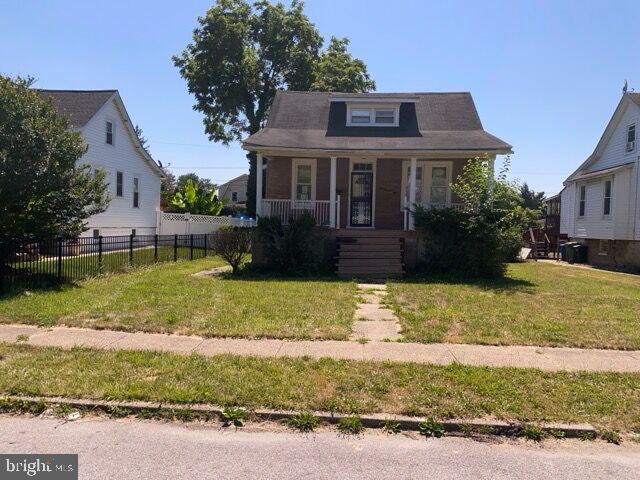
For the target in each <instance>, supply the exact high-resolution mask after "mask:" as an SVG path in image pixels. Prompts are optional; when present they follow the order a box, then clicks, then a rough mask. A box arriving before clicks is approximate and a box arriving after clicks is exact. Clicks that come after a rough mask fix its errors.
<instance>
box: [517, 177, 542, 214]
mask: <svg viewBox="0 0 640 480" xmlns="http://www.w3.org/2000/svg"><path fill="white" fill-rule="evenodd" d="M520 198H521V199H522V204H523V205H524V207H525V208H529V209H531V210H542V205H543V203H544V192H536V191H535V190H533V189H531V188H529V185H527V182H525V183H523V184H522V185H521V186H520Z"/></svg>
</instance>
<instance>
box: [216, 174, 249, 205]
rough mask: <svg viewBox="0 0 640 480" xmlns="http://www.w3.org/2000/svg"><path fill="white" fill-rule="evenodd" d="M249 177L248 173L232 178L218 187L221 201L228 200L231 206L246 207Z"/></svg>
mask: <svg viewBox="0 0 640 480" xmlns="http://www.w3.org/2000/svg"><path fill="white" fill-rule="evenodd" d="M248 182H249V175H247V174H246V173H244V174H242V175H240V176H239V177H236V178H232V179H231V180H229V181H228V182H227V183H223V184H222V185H220V186H219V187H218V196H219V198H220V199H221V200H227V202H228V204H229V205H233V206H244V205H246V203H247V183H248Z"/></svg>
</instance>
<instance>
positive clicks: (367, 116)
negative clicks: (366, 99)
mask: <svg viewBox="0 0 640 480" xmlns="http://www.w3.org/2000/svg"><path fill="white" fill-rule="evenodd" d="M351 123H371V110H369V109H368V108H367V109H360V108H359V109H353V110H351Z"/></svg>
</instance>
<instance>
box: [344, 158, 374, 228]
mask: <svg viewBox="0 0 640 480" xmlns="http://www.w3.org/2000/svg"><path fill="white" fill-rule="evenodd" d="M350 203H351V212H350V218H351V222H350V223H351V226H352V227H371V226H372V225H373V165H372V164H371V163H354V164H353V170H352V172H351V202H350Z"/></svg>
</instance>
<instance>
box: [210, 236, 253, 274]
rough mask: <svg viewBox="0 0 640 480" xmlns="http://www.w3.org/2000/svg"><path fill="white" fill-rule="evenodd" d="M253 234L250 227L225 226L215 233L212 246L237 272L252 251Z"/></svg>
mask: <svg viewBox="0 0 640 480" xmlns="http://www.w3.org/2000/svg"><path fill="white" fill-rule="evenodd" d="M251 235H252V230H251V229H250V228H244V227H223V228H221V229H220V230H218V231H217V232H216V233H214V234H213V236H212V245H211V248H212V250H213V251H214V252H215V253H216V255H219V256H220V257H222V258H223V259H224V260H225V262H227V263H228V264H229V265H231V269H232V271H233V272H234V273H235V272H237V271H238V269H239V268H240V265H242V264H243V263H244V260H245V259H246V257H247V255H248V254H249V252H250V251H251Z"/></svg>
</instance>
